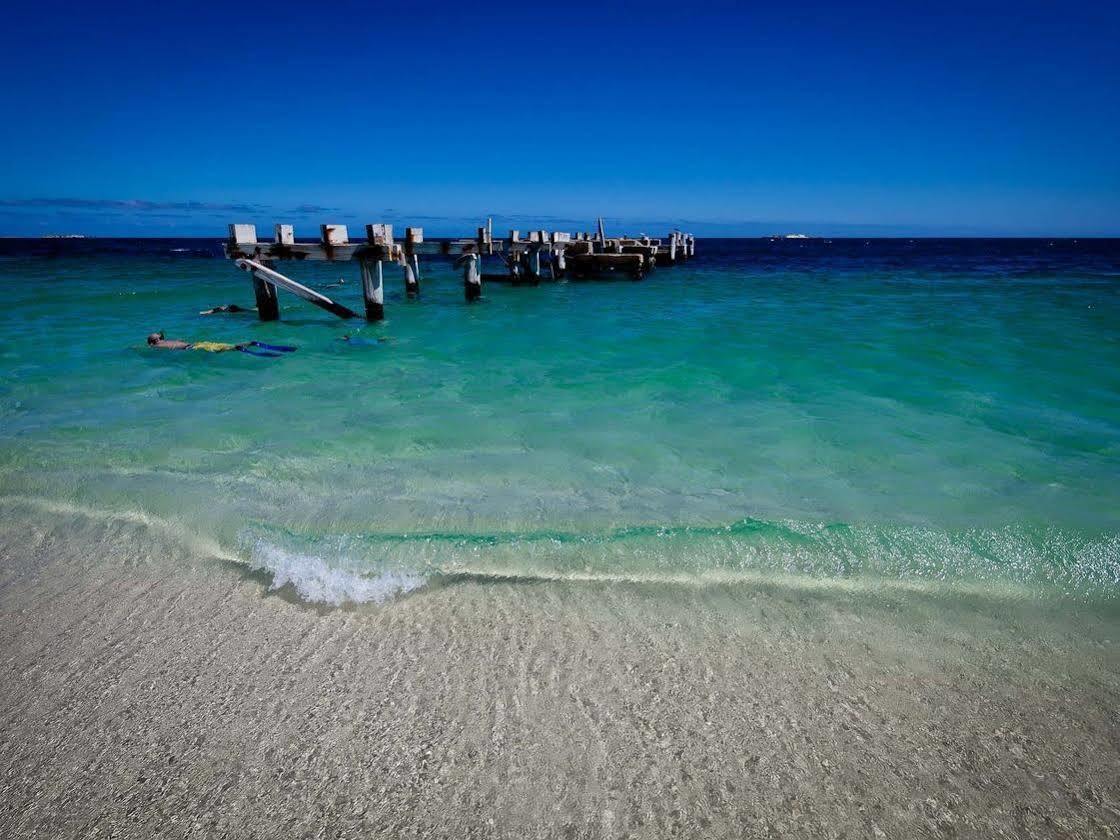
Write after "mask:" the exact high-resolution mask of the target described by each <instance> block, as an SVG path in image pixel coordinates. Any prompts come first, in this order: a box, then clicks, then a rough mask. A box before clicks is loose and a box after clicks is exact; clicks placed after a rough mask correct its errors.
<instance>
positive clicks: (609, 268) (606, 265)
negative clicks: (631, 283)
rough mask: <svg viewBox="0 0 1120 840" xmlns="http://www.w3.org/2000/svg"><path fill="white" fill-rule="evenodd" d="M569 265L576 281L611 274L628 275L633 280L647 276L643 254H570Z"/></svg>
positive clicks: (571, 274)
mask: <svg viewBox="0 0 1120 840" xmlns="http://www.w3.org/2000/svg"><path fill="white" fill-rule="evenodd" d="M567 264H568V274H569V275H570V276H571V277H572V279H574V280H587V279H590V278H592V277H602V276H606V275H610V274H626V275H627V276H629V277H630V278H631V279H632V280H641V279H642V278H643V277H644V276H645V267H644V266H645V257H644V256H643V255H641V254H569V255H568V258H567Z"/></svg>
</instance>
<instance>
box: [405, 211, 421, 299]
mask: <svg viewBox="0 0 1120 840" xmlns="http://www.w3.org/2000/svg"><path fill="white" fill-rule="evenodd" d="M423 241H424V229H423V228H411V227H410V228H405V229H404V262H403V263H402V266H403V268H404V293H405V296H406V297H408V298H417V297H420V255H419V254H418V253H417V251H416V246H417V245H419V244H420V243H422V242H423Z"/></svg>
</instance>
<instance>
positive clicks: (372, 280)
mask: <svg viewBox="0 0 1120 840" xmlns="http://www.w3.org/2000/svg"><path fill="white" fill-rule="evenodd" d="M359 265H360V266H361V272H362V299H363V300H364V301H365V304H366V320H367V321H382V320H384V318H385V285H384V278H383V277H382V274H381V260H362V261H361V262H360V263H359Z"/></svg>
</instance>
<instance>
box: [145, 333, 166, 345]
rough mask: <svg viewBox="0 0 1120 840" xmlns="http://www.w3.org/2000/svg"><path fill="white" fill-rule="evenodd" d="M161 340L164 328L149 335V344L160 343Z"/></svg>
mask: <svg viewBox="0 0 1120 840" xmlns="http://www.w3.org/2000/svg"><path fill="white" fill-rule="evenodd" d="M161 341H163V330H160V331H159V332H154V333H152V334H151V335H149V336H148V344H159V342H161Z"/></svg>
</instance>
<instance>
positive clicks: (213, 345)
mask: <svg viewBox="0 0 1120 840" xmlns="http://www.w3.org/2000/svg"><path fill="white" fill-rule="evenodd" d="M148 346H149V347H157V348H159V349H160V350H202V351H203V352H205V353H226V352H228V351H230V350H236V351H237V352H238V353H248V354H249V355H251V356H270V357H276V356H279V355H280V354H281V353H294V352H295V350H296V348H295V347H289V346H288V345H286V344H264V343H263V342H260V341H245V342H242V343H241V344H226V343H224V342H221V341H194V342H191V341H183V340H181V339H178V338H165V337H164V335H163V330H160V331H159V332H154V333H152V334H151V335H149V336H148Z"/></svg>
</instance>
